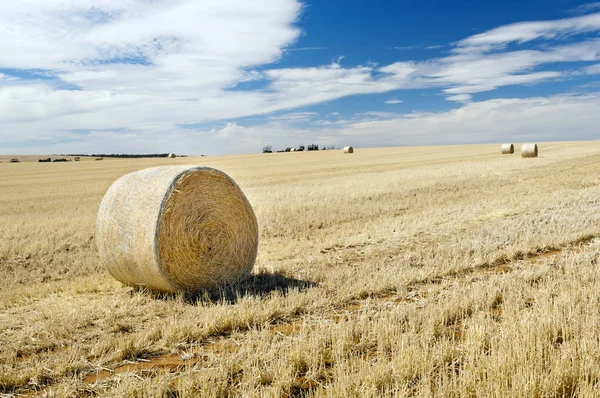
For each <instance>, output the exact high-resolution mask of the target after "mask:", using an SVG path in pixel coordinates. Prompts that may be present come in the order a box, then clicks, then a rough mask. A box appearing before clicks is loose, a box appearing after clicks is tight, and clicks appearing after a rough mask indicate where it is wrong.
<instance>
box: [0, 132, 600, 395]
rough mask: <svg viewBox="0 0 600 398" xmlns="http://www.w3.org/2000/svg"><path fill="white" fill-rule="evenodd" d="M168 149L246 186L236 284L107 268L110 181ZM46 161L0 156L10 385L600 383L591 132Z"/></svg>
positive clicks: (388, 390)
mask: <svg viewBox="0 0 600 398" xmlns="http://www.w3.org/2000/svg"><path fill="white" fill-rule="evenodd" d="M167 162H168V163H170V164H184V163H193V162H202V165H205V166H211V167H215V168H218V169H221V170H223V171H224V172H226V173H227V174H228V175H230V176H231V177H232V178H233V179H235V180H236V182H238V184H239V185H240V187H241V188H242V190H243V191H244V193H245V194H246V196H247V197H248V199H249V201H250V203H251V204H252V205H253V207H254V209H255V212H256V215H257V218H258V222H259V226H260V247H259V255H258V258H257V262H256V266H255V273H254V274H253V275H252V276H251V277H250V278H249V279H248V280H247V281H245V282H244V283H239V284H236V285H233V286H229V287H227V288H225V289H222V290H220V291H208V292H205V293H203V294H201V295H196V296H191V295H187V296H186V295H175V296H169V295H156V294H151V293H148V292H145V291H134V290H132V289H131V288H127V287H123V286H121V285H120V284H119V283H118V282H116V281H114V280H113V279H112V278H111V277H110V276H109V275H108V274H106V273H105V272H104V271H103V270H102V269H100V268H99V267H98V261H99V260H98V256H97V253H96V250H95V244H94V243H95V242H93V236H94V222H95V216H96V212H97V210H98V205H99V202H100V200H101V198H102V196H103V194H104V192H105V191H106V189H107V188H108V186H109V185H110V184H111V182H112V181H114V180H115V179H116V178H117V177H118V176H120V175H122V174H124V173H126V172H129V171H134V170H138V169H142V168H145V167H149V166H154V165H159V164H166V163H167ZM51 166H52V167H49V165H44V164H39V165H38V164H34V163H29V164H28V163H20V164H4V163H2V164H0V192H2V195H1V196H0V236H2V240H1V241H0V286H1V287H0V347H1V350H0V393H5V394H17V393H32V392H35V391H39V392H42V391H43V393H44V394H46V395H48V396H61V397H62V396H100V395H101V396H129V395H134V394H136V395H138V396H189V395H200V396H206V397H225V396H328V397H334V396H335V397H337V396H348V397H353V396H372V397H376V396H416V397H426V396H427V397H429V396H432V395H434V396H448V397H459V396H460V397H463V396H531V397H563V396H564V397H568V396H597V395H599V394H600V391H599V390H600V385H599V383H600V371H599V369H600V341H599V340H598V338H597V330H598V329H600V312H599V311H598V308H600V294H598V292H599V291H600V269H599V268H598V262H599V261H600V240H599V239H598V237H599V236H600V199H598V198H600V176H599V175H598V173H597V171H598V170H599V169H600V142H586V143H560V144H553V143H545V144H544V151H543V153H542V154H541V156H540V157H539V158H538V159H536V161H535V162H531V161H528V159H522V158H520V157H502V156H498V155H497V146H496V145H475V146H464V147H422V148H390V149H362V150H361V151H360V153H355V154H354V156H351V157H345V156H339V153H338V155H336V152H333V151H323V152H303V153H298V154H297V155H294V156H290V155H289V154H260V155H255V156H238V157H222V158H202V159H199V158H198V159H194V158H186V159H171V160H165V159H153V160H142V159H138V160H105V161H103V162H81V163H74V162H72V163H64V164H52V165H51ZM543 253H550V254H549V255H540V254H543ZM178 358H179V359H178Z"/></svg>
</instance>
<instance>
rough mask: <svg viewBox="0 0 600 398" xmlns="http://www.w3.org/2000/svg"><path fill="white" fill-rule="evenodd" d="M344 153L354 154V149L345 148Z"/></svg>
mask: <svg viewBox="0 0 600 398" xmlns="http://www.w3.org/2000/svg"><path fill="white" fill-rule="evenodd" d="M344 153H354V148H352V147H351V146H345V147H344Z"/></svg>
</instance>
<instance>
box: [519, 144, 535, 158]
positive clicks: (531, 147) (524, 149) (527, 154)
mask: <svg viewBox="0 0 600 398" xmlns="http://www.w3.org/2000/svg"><path fill="white" fill-rule="evenodd" d="M537 156H538V146H537V144H523V145H521V157H523V158H537Z"/></svg>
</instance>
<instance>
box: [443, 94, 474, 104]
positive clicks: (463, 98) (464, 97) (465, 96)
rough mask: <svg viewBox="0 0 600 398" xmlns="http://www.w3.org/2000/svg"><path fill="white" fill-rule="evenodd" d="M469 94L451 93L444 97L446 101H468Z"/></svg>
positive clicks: (469, 98) (469, 99)
mask: <svg viewBox="0 0 600 398" xmlns="http://www.w3.org/2000/svg"><path fill="white" fill-rule="evenodd" d="M471 98H472V96H471V94H456V95H451V96H449V97H446V99H447V100H448V101H456V102H470V101H471Z"/></svg>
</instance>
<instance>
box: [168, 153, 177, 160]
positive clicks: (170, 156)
mask: <svg viewBox="0 0 600 398" xmlns="http://www.w3.org/2000/svg"><path fill="white" fill-rule="evenodd" d="M167 157H168V158H170V159H175V154H174V153H170V154H169V155H168V156H167Z"/></svg>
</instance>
